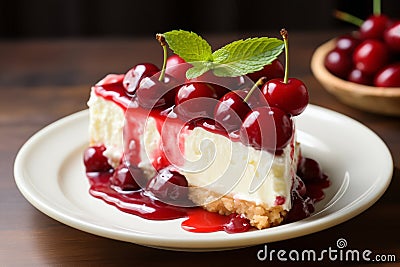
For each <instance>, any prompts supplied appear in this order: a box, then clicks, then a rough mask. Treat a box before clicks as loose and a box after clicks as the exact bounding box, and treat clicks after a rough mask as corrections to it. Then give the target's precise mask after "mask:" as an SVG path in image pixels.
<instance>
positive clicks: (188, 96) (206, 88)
mask: <svg viewBox="0 0 400 267" xmlns="http://www.w3.org/2000/svg"><path fill="white" fill-rule="evenodd" d="M217 98H218V96H217V94H216V92H215V90H214V88H213V87H212V86H210V85H209V84H207V83H202V82H193V83H187V84H184V85H182V86H181V87H180V88H179V89H178V92H177V94H176V96H175V109H174V110H175V112H176V113H177V114H178V115H179V116H181V117H182V118H184V119H195V118H199V117H211V116H212V115H213V111H214V107H215V105H216V104H217V101H216V100H210V99H217Z"/></svg>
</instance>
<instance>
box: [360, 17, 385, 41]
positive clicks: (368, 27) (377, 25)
mask: <svg viewBox="0 0 400 267" xmlns="http://www.w3.org/2000/svg"><path fill="white" fill-rule="evenodd" d="M390 23H391V21H390V19H389V17H387V16H385V15H382V14H379V15H378V14H374V15H372V16H370V17H368V18H367V19H366V20H365V21H364V22H363V23H362V24H361V26H360V30H359V31H360V37H361V39H364V40H367V39H377V40H381V39H382V38H383V33H384V31H385V29H386V28H387V27H388V26H389V25H390Z"/></svg>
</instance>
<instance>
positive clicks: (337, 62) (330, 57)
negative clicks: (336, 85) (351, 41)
mask: <svg viewBox="0 0 400 267" xmlns="http://www.w3.org/2000/svg"><path fill="white" fill-rule="evenodd" d="M324 65H325V67H326V68H327V69H328V70H329V71H330V72H331V73H332V74H333V75H335V76H337V77H339V78H342V79H345V78H346V77H347V76H348V75H349V72H350V70H351V68H352V67H353V61H352V59H351V57H350V56H349V54H348V52H347V51H343V50H338V49H334V50H332V51H330V52H329V53H328V54H327V55H326V57H325V61H324Z"/></svg>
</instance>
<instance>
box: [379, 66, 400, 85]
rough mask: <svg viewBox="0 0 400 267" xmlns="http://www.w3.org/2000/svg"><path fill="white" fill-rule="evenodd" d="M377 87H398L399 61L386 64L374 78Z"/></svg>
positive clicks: (399, 81) (399, 78) (399, 76)
mask: <svg viewBox="0 0 400 267" xmlns="http://www.w3.org/2000/svg"><path fill="white" fill-rule="evenodd" d="M374 85H375V86H378V87H400V63H395V64H391V65H388V66H386V67H385V68H383V69H382V70H380V71H379V72H378V73H377V75H376V76H375V78H374Z"/></svg>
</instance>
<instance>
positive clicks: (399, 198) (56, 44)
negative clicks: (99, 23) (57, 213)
mask: <svg viewBox="0 0 400 267" xmlns="http://www.w3.org/2000/svg"><path fill="white" fill-rule="evenodd" d="M337 34H338V33H322V32H293V33H291V37H290V38H291V39H290V40H291V41H290V42H291V52H290V53H291V66H290V70H291V76H294V77H299V78H301V79H302V80H303V81H304V82H305V83H306V84H307V85H308V88H309V91H310V95H311V103H314V104H317V105H320V106H323V107H327V108H329V109H332V110H335V111H338V112H341V113H343V114H345V115H348V116H350V117H352V118H354V119H356V120H358V121H360V122H362V123H363V124H365V125H366V126H368V127H369V128H371V129H372V130H373V131H375V132H376V133H377V134H378V135H379V136H380V137H381V138H382V139H383V140H384V142H385V143H386V144H387V145H388V147H389V148H390V150H391V153H392V155H393V159H394V163H395V170H394V175H393V180H392V183H391V185H390V187H389V189H388V190H387V192H386V193H385V194H384V196H383V197H382V198H381V199H380V200H379V201H378V202H377V203H376V204H375V205H373V206H372V207H371V208H369V209H368V210H367V211H365V212H364V213H362V214H361V215H359V216H357V217H355V218H353V219H351V220H349V221H347V222H345V223H342V224H340V225H338V226H335V227H332V228H330V229H327V230H324V231H321V232H318V233H315V234H310V235H307V236H303V237H299V238H295V239H291V240H286V241H281V242H275V243H272V244H269V248H270V249H275V250H279V249H285V250H287V251H289V250H292V249H298V250H304V249H316V250H322V249H328V247H335V245H336V241H337V240H338V239H339V238H345V239H346V240H347V242H348V247H351V248H354V249H356V248H358V249H370V250H371V251H373V252H374V253H375V254H378V253H380V254H392V255H395V256H396V257H397V261H398V262H399V261H400V234H399V220H400V215H399V211H400V194H399V188H400V118H392V117H384V116H378V115H374V114H368V113H365V112H361V111H358V110H356V109H353V108H351V107H348V106H345V105H343V104H341V103H340V102H338V101H337V100H336V99H335V98H334V97H332V96H331V95H329V94H328V93H326V91H324V90H323V89H322V87H321V86H320V84H319V83H318V82H317V81H316V80H315V78H314V77H313V76H312V73H311V71H310V67H309V63H310V58H311V55H312V52H313V50H314V49H315V48H316V47H317V46H318V45H319V44H321V43H323V42H324V41H326V40H328V39H330V38H331V37H333V36H335V35H337ZM205 37H206V38H207V39H209V40H210V41H211V43H212V44H213V46H214V47H219V46H220V45H222V44H224V43H227V42H228V41H231V40H234V39H237V37H243V36H241V35H233V34H232V35H227V36H213V35H209V36H205ZM161 56H162V52H161V50H160V48H159V46H158V44H157V42H156V41H155V40H152V39H151V38H150V37H149V38H148V39H141V38H136V39H129V40H126V39H116V40H98V39H96V40H93V39H90V40H48V41H46V40H30V41H2V42H0V59H1V60H0V70H1V71H0V103H1V104H0V127H1V130H0V140H1V143H0V266H44V265H59V264H60V266H61V264H62V266H64V265H65V266H69V265H74V266H86V265H90V266H99V265H114V264H115V265H117V264H123V263H125V264H129V265H134V266H152V265H154V266H155V265H160V266H180V265H187V266H205V265H208V264H212V265H220V266H239V265H242V266H243V265H244V264H249V265H246V266H252V265H253V264H256V265H264V266H265V265H267V264H270V263H269V262H268V261H265V262H261V261H259V260H258V259H257V252H258V251H259V250H260V249H262V248H263V247H264V246H263V245H259V246H254V247H249V248H244V249H239V250H233V251H223V252H207V253H189V252H172V251H165V250H158V249H154V248H147V247H143V246H139V245H135V244H131V243H125V242H120V241H115V240H111V239H107V238H103V237H99V236H95V235H92V234H88V233H85V232H82V231H79V230H76V229H74V228H71V227H68V226H66V225H64V224H62V223H60V222H58V221H55V220H53V219H51V218H49V217H47V216H46V215H44V214H42V213H41V212H39V211H38V210H37V209H35V208H34V207H33V206H32V205H31V204H30V203H29V202H28V201H27V200H25V199H24V197H23V196H22V195H21V193H20V192H19V191H18V189H17V187H16V185H15V182H14V176H13V163H14V159H15V155H16V153H17V151H18V149H19V148H20V147H21V146H22V144H23V143H24V142H25V141H26V140H27V139H28V138H29V137H30V136H31V135H32V134H33V133H35V132H36V131H38V130H40V129H41V128H43V127H44V126H46V125H47V124H49V123H51V122H53V121H55V120H57V119H59V118H61V117H64V116H67V115H69V114H72V113H74V112H76V111H79V110H83V109H86V101H87V99H88V93H89V88H90V85H91V84H93V83H95V82H96V81H97V80H99V79H100V78H102V77H103V76H104V75H105V74H107V73H110V72H114V73H124V72H125V71H126V70H128V69H129V68H130V67H131V66H133V65H134V64H136V63H138V62H145V61H149V62H155V63H157V64H159V65H160V64H161V60H162V59H161ZM332 160H334V159H332ZM43 167H44V168H45V167H46V166H43ZM274 263H276V264H278V263H281V264H284V263H283V262H279V261H278V260H277V259H276V258H275V261H274ZM327 263H329V261H328V262H327ZM305 264H313V263H312V262H305ZM334 264H335V265H337V264H338V262H336V263H334ZM340 264H351V262H340ZM383 265H384V264H380V266H383Z"/></svg>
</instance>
